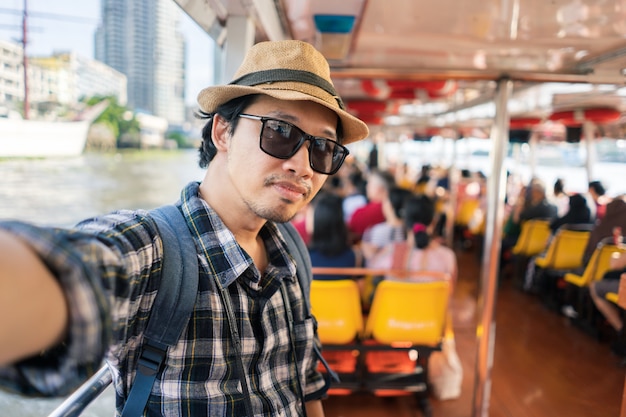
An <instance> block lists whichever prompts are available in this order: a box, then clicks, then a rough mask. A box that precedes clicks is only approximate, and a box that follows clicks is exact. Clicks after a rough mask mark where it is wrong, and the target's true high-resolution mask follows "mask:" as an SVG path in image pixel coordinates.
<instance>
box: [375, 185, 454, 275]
mask: <svg viewBox="0 0 626 417" xmlns="http://www.w3.org/2000/svg"><path fill="white" fill-rule="evenodd" d="M434 218H435V203H434V201H433V199H432V198H430V197H428V196H425V195H412V196H410V197H408V198H407V199H406V201H405V202H404V210H403V222H404V228H405V232H406V234H407V238H406V240H405V241H404V242H401V243H396V244H392V245H387V246H386V247H385V248H384V249H383V250H382V251H381V252H380V253H379V254H378V255H376V256H375V257H373V258H372V260H371V262H370V263H369V265H368V266H369V267H372V268H377V269H378V268H381V269H395V270H408V271H436V272H444V273H446V274H448V275H449V277H450V279H451V281H452V282H453V283H454V282H455V281H456V276H457V261H456V255H455V254H454V251H452V249H450V248H448V247H446V246H444V245H443V244H441V242H440V241H439V240H438V239H432V230H433V226H434V225H433V220H434ZM386 278H387V279H399V278H398V277H392V276H387V277H386ZM409 280H412V281H416V280H418V281H419V280H420V278H419V277H417V276H413V277H410V278H409Z"/></svg>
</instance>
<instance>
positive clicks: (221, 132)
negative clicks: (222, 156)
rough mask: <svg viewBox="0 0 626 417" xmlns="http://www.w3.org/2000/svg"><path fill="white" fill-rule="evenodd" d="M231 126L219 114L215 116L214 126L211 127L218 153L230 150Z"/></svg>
mask: <svg viewBox="0 0 626 417" xmlns="http://www.w3.org/2000/svg"><path fill="white" fill-rule="evenodd" d="M229 128H230V124H229V123H228V122H226V120H224V118H223V117H222V116H220V115H219V114H215V115H214V116H213V126H212V127H211V138H212V139H213V144H214V145H215V147H216V148H217V150H218V151H226V150H228V143H229V140H228V139H229V138H230V134H229V132H228V130H229Z"/></svg>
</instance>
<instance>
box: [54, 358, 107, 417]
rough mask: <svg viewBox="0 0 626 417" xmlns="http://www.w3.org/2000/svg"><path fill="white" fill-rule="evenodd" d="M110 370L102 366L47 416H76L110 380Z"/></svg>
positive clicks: (100, 392)
mask: <svg viewBox="0 0 626 417" xmlns="http://www.w3.org/2000/svg"><path fill="white" fill-rule="evenodd" d="M112 380H113V379H112V376H111V371H110V370H109V367H108V366H107V365H104V366H102V368H100V369H99V370H98V372H96V373H95V374H94V375H93V376H92V377H91V378H89V379H88V380H87V381H86V382H85V383H83V384H82V385H81V386H80V387H79V388H78V389H77V390H76V391H74V392H73V393H72V395H70V396H69V397H67V398H66V399H65V401H63V402H62V403H61V404H60V405H59V406H58V407H57V408H56V409H55V410H54V411H52V413H50V414H48V417H78V416H80V415H81V413H82V412H83V411H85V408H87V406H88V405H89V404H90V403H91V402H92V401H93V400H94V399H95V398H97V397H98V396H99V395H100V394H102V392H103V391H104V390H105V389H106V387H108V386H109V385H110V384H111V382H112Z"/></svg>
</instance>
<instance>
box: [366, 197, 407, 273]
mask: <svg viewBox="0 0 626 417" xmlns="http://www.w3.org/2000/svg"><path fill="white" fill-rule="evenodd" d="M411 195H413V193H412V192H411V191H409V190H407V189H405V188H401V187H392V188H391V190H389V193H388V195H387V198H385V199H384V200H383V214H384V215H385V221H384V222H382V223H378V224H375V225H374V226H372V227H370V228H369V229H367V230H366V231H365V233H364V234H363V239H362V240H361V249H362V251H363V256H364V257H365V260H366V263H367V260H368V259H371V258H372V257H374V256H375V255H376V254H377V253H378V252H379V251H380V250H382V249H383V248H384V247H385V246H388V245H390V244H392V243H394V242H402V241H404V240H405V239H406V233H405V229H404V223H403V222H402V212H403V208H404V202H405V201H406V200H407V198H408V197H409V196H411Z"/></svg>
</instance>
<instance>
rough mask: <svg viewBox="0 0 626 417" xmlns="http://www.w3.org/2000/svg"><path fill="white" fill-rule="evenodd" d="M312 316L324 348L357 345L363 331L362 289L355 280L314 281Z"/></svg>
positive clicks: (312, 285)
mask: <svg viewBox="0 0 626 417" xmlns="http://www.w3.org/2000/svg"><path fill="white" fill-rule="evenodd" d="M311 313H312V314H313V315H314V316H315V319H316V320H317V333H318V335H319V338H320V341H321V342H322V344H330V345H343V344H346V343H350V342H352V341H354V340H355V338H356V337H357V336H358V335H360V334H361V333H362V331H363V313H362V308H361V295H360V293H359V286H358V285H357V283H356V282H355V281H353V280H351V279H342V280H336V281H319V280H313V281H311Z"/></svg>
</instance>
